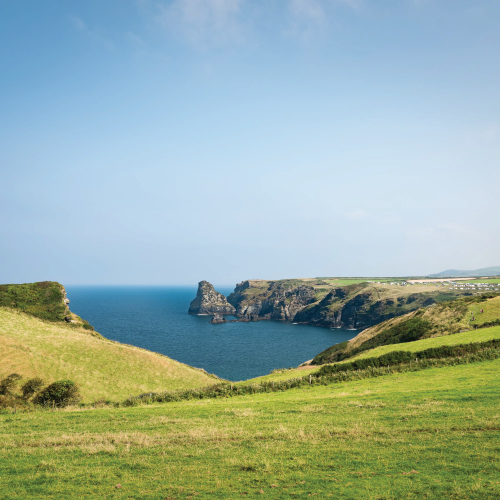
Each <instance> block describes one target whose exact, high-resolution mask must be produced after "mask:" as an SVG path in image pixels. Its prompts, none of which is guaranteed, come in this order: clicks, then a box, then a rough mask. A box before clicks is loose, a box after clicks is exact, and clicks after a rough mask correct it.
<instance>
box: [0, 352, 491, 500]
mask: <svg viewBox="0 0 500 500" xmlns="http://www.w3.org/2000/svg"><path fill="white" fill-rule="evenodd" d="M499 387H500V360H496V361H488V362H483V363H477V364H469V365H461V366H455V367H447V368H441V369H429V370H426V371H423V372H413V373H404V374H397V375H392V376H385V377H381V378H377V379H367V380H360V381H355V382H349V383H345V384H337V385H332V386H313V387H312V388H306V389H298V390H290V391H287V392H284V393H272V394H258V395H254V396H243V397H238V398H232V399H228V400H226V399H219V400H202V401H187V402H182V403H171V404H168V405H155V406H150V407H139V408H120V409H102V410H99V409H98V410H86V411H55V412H41V413H33V414H18V415H0V498H2V499H9V500H13V499H25V498H43V499H45V498H51V499H64V500H67V499H73V498H99V499H101V498H116V499H125V498H126V499H155V500H156V499H166V498H169V499H174V498H175V499H181V498H182V499H184V498H187V499H189V498H195V499H226V498H227V499H234V498H245V497H250V498H276V499H277V498H306V497H307V498H309V497H313V496H316V497H317V498H339V499H356V500H357V499H379V500H382V499H386V500H390V499H401V498H405V499H422V498H428V499H481V500H484V499H496V498H499V497H500V480H499V478H500V465H499V462H498V452H499V448H500V440H499V435H498V430H499V428H500V422H499V419H500V415H499V412H498V405H497V403H498V396H499V392H500V390H499ZM118 485H119V487H117V486H118Z"/></svg>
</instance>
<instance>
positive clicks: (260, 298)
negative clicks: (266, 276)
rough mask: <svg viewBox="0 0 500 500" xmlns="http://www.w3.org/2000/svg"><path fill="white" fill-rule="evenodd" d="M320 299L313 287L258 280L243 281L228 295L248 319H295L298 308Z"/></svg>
mask: <svg viewBox="0 0 500 500" xmlns="http://www.w3.org/2000/svg"><path fill="white" fill-rule="evenodd" d="M316 300H317V298H316V294H315V290H314V288H313V287H312V286H307V285H304V284H299V285H296V284H293V283H287V282H273V281H270V282H267V281H257V280H256V281H243V282H242V283H239V284H238V285H236V288H235V289H234V292H233V293H232V294H231V295H229V297H228V301H229V302H230V303H231V304H232V305H233V306H234V307H235V308H236V314H237V316H239V317H240V318H242V319H244V320H245V319H246V320H262V319H274V320H281V321H292V320H293V319H294V318H295V315H296V314H297V312H298V311H300V310H301V309H303V308H304V307H305V306H307V305H309V304H312V303H313V302H316Z"/></svg>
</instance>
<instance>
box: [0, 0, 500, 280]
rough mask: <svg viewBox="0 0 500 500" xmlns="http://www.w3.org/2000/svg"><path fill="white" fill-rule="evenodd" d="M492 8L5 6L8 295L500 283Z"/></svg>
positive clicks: (0, 274) (1, 171)
mask: <svg viewBox="0 0 500 500" xmlns="http://www.w3.org/2000/svg"><path fill="white" fill-rule="evenodd" d="M499 19H500V3H499V2H498V1H496V0H474V1H465V0H453V1H452V0H449V1H447V0H442V1H438V0H391V1H389V0H387V1H384V0H380V1H374V0H267V1H263V0H253V1H251V0H204V1H202V0H155V1H152V0H98V1H97V0H86V1H85V2H82V1H72V0H64V1H63V0H52V1H51V2H39V1H35V0H30V1H26V0H15V1H14V0H0V38H1V39H0V42H1V43H0V65H1V68H2V77H1V78H0V92H1V94H0V95H1V97H2V98H1V101H0V227H1V235H2V238H1V240H2V244H1V245H0V262H1V263H2V264H1V265H0V282H3V283H9V282H31V281H40V280H55V281H60V282H62V283H66V284H106V283H107V284H193V283H196V282H197V281H199V280H201V279H207V280H209V281H212V282H214V283H218V284H234V283H235V282H237V281H241V280H243V279H248V278H286V277H305V276H353V275H354V276H366V275H412V274H413V275H419V274H427V273H431V272H438V271H441V270H444V269H448V268H462V269H475V268H480V267H486V266H491V265H500V255H499V252H498V248H499V247H500V231H499V230H500V220H499V217H498V214H499V212H500V210H499V209H500V202H499V199H500V198H499V185H500V99H499V90H498V89H499V88H500V64H499V62H500V61H499V49H500V30H498V22H499Z"/></svg>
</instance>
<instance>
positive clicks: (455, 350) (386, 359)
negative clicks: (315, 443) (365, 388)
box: [318, 339, 500, 375]
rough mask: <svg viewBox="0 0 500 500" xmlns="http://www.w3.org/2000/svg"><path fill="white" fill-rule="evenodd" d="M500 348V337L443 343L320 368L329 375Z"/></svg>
mask: <svg viewBox="0 0 500 500" xmlns="http://www.w3.org/2000/svg"><path fill="white" fill-rule="evenodd" d="M497 348H500V339H494V340H488V341H486V342H474V343H471V344H458V345H453V346H448V345H443V346H440V347H431V348H429V349H425V350H423V351H417V352H411V351H392V352H388V353H387V354H383V355H382V356H378V357H373V358H365V359H357V360H355V361H351V362H350V363H341V364H340V363H338V364H334V365H324V366H322V367H321V368H320V370H319V372H318V373H319V374H321V375H327V374H329V373H338V372H341V371H347V370H364V369H366V368H368V367H370V366H373V367H379V366H390V365H396V364H399V363H410V362H411V361H413V360H416V359H440V358H451V357H460V356H465V355H467V354H471V353H476V352H478V351H481V350H483V349H497Z"/></svg>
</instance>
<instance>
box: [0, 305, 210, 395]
mask: <svg viewBox="0 0 500 500" xmlns="http://www.w3.org/2000/svg"><path fill="white" fill-rule="evenodd" d="M0 353H1V358H0V361H1V362H0V378H3V377H5V376H7V375H9V374H11V373H19V374H20V375H22V376H23V377H34V376H39V377H42V378H43V379H44V380H45V381H46V382H53V381H55V380H61V379H71V380H73V381H75V382H76V383H77V384H78V385H79V386H80V389H81V393H82V395H83V397H84V402H90V401H93V400H95V399H99V398H106V399H112V400H120V399H124V398H126V397H127V396H128V395H129V394H131V393H132V394H135V393H139V392H149V391H156V390H165V389H187V388H194V387H201V386H204V385H208V384H210V383H213V381H214V377H213V376H211V375H209V374H207V373H205V372H204V371H202V370H198V369H196V368H192V367H190V366H187V365H184V364H182V363H179V362H177V361H174V360H172V359H170V358H167V357H166V356H162V355H160V354H156V353H154V352H150V351H146V350H144V349H140V348H138V347H133V346H129V345H125V344H119V343H118V342H112V341H110V340H107V339H104V338H103V337H101V336H100V335H97V336H96V335H95V334H94V332H89V331H87V330H85V329H84V328H76V327H74V326H72V325H67V324H65V323H54V322H49V321H43V320H40V319H38V318H35V317H33V316H30V315H28V314H25V313H22V312H19V311H17V310H14V309H8V308H4V307H0Z"/></svg>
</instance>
